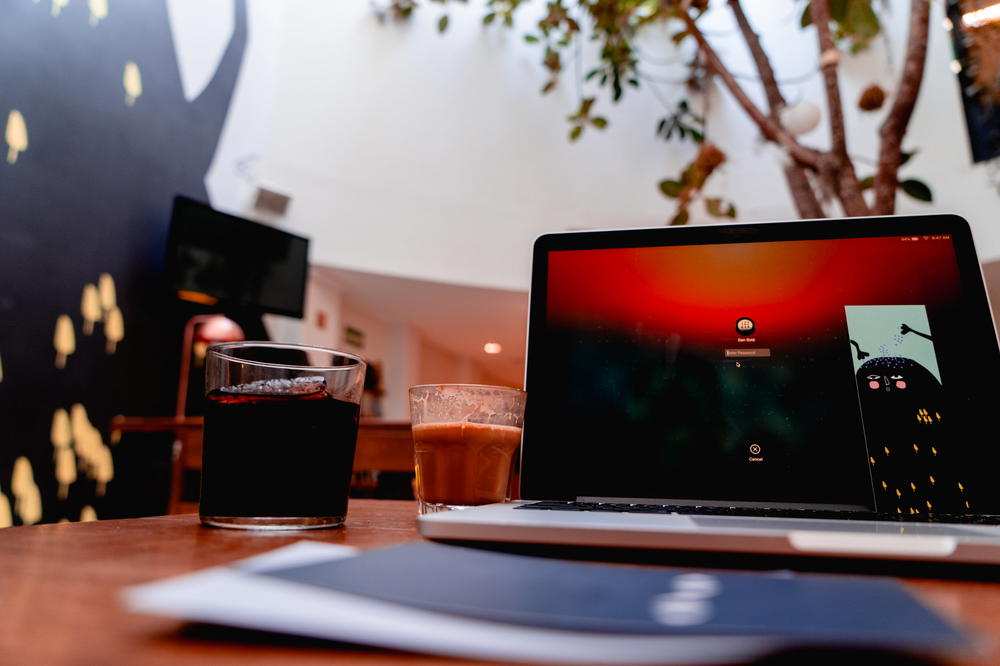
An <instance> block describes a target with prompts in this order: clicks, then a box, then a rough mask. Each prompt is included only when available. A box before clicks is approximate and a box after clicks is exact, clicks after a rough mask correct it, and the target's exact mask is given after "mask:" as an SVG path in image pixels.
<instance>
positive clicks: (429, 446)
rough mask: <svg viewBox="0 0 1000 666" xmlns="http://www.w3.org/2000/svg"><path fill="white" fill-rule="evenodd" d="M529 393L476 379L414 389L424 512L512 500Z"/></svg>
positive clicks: (412, 400) (413, 417)
mask: <svg viewBox="0 0 1000 666" xmlns="http://www.w3.org/2000/svg"><path fill="white" fill-rule="evenodd" d="M525 398H526V394H525V392H524V391H521V390H520V389H514V388H507V387H502V386H480V385H475V384H432V385H427V386H414V387H412V388H411V389H410V423H411V424H412V427H413V446H414V459H415V462H416V477H417V506H418V509H419V511H420V513H434V512H437V511H449V510H452V509H462V508H465V507H468V506H476V505H480V504H492V503H494V502H503V501H506V500H508V499H510V485H511V476H512V468H513V461H514V455H515V454H516V453H517V452H518V449H519V447H520V445H521V428H522V426H523V425H524V404H525Z"/></svg>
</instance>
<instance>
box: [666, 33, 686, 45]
mask: <svg viewBox="0 0 1000 666" xmlns="http://www.w3.org/2000/svg"><path fill="white" fill-rule="evenodd" d="M687 36H688V31H687V30H681V31H680V32H675V33H674V34H672V35H670V41H672V42H673V43H674V44H675V45H676V44H680V43H681V42H683V41H684V38H685V37H687Z"/></svg>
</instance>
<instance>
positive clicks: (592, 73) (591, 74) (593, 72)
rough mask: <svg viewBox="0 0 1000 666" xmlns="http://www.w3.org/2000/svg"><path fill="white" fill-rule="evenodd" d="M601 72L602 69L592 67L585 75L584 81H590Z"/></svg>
mask: <svg viewBox="0 0 1000 666" xmlns="http://www.w3.org/2000/svg"><path fill="white" fill-rule="evenodd" d="M600 73H601V70H599V69H592V70H590V71H589V72H587V76H585V77H583V80H584V81H589V80H591V79H592V78H594V77H595V76H597V75H598V74H600Z"/></svg>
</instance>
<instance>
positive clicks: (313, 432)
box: [199, 342, 365, 530]
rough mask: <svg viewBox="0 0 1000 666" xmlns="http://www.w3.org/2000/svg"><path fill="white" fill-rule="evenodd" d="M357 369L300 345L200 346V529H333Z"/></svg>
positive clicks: (347, 480)
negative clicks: (202, 377) (202, 409)
mask: <svg viewBox="0 0 1000 666" xmlns="http://www.w3.org/2000/svg"><path fill="white" fill-rule="evenodd" d="M364 376H365V362H364V361H363V360H362V359H361V357H359V356H355V355H354V354H347V353H344V352H339V351H334V350H332V349H326V348H324V347H315V346H309V345H296V344H284V343H277V342H230V343H225V344H218V345H213V346H211V347H209V348H208V352H207V356H206V361H205V390H206V405H205V439H204V445H203V450H202V477H201V502H200V507H199V514H200V516H201V522H202V523H203V524H205V525H211V526H214V527H231V528H239V529H270V530H276V529H310V528H320V527H337V526H339V525H342V524H343V522H344V517H345V516H346V514H347V494H348V491H349V490H350V485H351V472H352V467H353V464H354V448H355V445H356V443H357V435H358V410H359V404H360V402H361V393H362V389H363V387H364Z"/></svg>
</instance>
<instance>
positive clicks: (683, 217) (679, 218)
mask: <svg viewBox="0 0 1000 666" xmlns="http://www.w3.org/2000/svg"><path fill="white" fill-rule="evenodd" d="M688 217H690V216H689V215H688V212H687V208H682V209H680V210H679V211H678V212H677V214H676V215H674V218H673V219H672V220H670V226H672V227H679V226H681V225H682V224H687V221H688Z"/></svg>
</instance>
